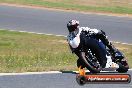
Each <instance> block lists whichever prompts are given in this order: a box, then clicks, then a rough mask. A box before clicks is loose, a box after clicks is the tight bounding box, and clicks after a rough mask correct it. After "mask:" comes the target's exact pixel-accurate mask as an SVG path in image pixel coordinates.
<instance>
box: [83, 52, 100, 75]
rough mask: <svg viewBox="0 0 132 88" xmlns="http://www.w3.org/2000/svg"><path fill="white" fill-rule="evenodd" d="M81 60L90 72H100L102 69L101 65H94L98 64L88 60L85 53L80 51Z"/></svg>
mask: <svg viewBox="0 0 132 88" xmlns="http://www.w3.org/2000/svg"><path fill="white" fill-rule="evenodd" d="M81 54H82V55H81V56H82V61H83V63H85V67H86V68H87V69H88V70H89V71H90V72H91V73H100V71H101V70H102V68H101V66H98V67H96V66H94V64H98V63H97V62H94V63H93V62H91V61H90V60H88V58H86V56H85V53H84V52H82V53H81Z"/></svg>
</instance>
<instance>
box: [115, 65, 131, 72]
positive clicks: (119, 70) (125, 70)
mask: <svg viewBox="0 0 132 88" xmlns="http://www.w3.org/2000/svg"><path fill="white" fill-rule="evenodd" d="M117 64H118V65H119V68H118V69H117V70H116V71H118V72H119V73H126V72H127V71H128V69H129V67H128V66H124V65H122V64H121V63H117Z"/></svg>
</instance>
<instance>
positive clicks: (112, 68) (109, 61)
mask: <svg viewBox="0 0 132 88" xmlns="http://www.w3.org/2000/svg"><path fill="white" fill-rule="evenodd" d="M106 57H107V63H106V66H105V68H104V69H103V70H105V71H115V70H116V69H118V68H119V65H118V64H117V63H114V62H112V59H111V56H107V55H106Z"/></svg>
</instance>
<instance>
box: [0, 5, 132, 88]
mask: <svg viewBox="0 0 132 88" xmlns="http://www.w3.org/2000/svg"><path fill="white" fill-rule="evenodd" d="M70 19H78V20H79V21H80V22H81V25H82V26H89V27H90V28H97V29H102V30H104V31H105V32H106V34H107V35H108V36H109V38H110V40H112V41H116V42H125V43H130V44H132V39H131V38H132V18H127V17H114V16H104V15H94V14H81V13H78V12H64V11H53V10H44V9H31V8H20V7H10V6H3V5H0V29H9V30H12V29H13V30H17V31H28V32H38V33H48V34H56V35H67V33H68V32H67V29H66V23H67V21H69V20H70ZM128 73H129V74H130V75H132V71H129V72H128ZM75 77H76V75H75V74H73V73H55V74H38V75H37V74H35V75H8V76H0V88H82V86H79V85H78V84H77V83H76V80H75ZM106 87H107V88H132V83H130V84H87V85H84V86H83V88H106Z"/></svg>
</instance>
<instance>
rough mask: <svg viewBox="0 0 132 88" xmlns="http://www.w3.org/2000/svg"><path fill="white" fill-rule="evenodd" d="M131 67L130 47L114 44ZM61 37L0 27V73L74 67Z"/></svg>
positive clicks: (73, 56)
mask: <svg viewBox="0 0 132 88" xmlns="http://www.w3.org/2000/svg"><path fill="white" fill-rule="evenodd" d="M115 45H116V46H117V47H118V48H119V49H120V50H121V51H123V52H124V53H125V55H126V56H127V57H128V61H129V65H130V66H131V67H132V64H131V63H132V46H131V45H122V44H115ZM76 60H77V57H76V56H75V55H73V54H72V53H71V52H70V49H69V47H68V44H67V41H66V38H65V37H57V36H53V35H39V34H31V33H21V32H13V31H12V32H11V31H8V30H0V72H33V71H51V70H68V71H69V70H77V67H76Z"/></svg>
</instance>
